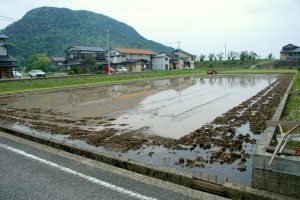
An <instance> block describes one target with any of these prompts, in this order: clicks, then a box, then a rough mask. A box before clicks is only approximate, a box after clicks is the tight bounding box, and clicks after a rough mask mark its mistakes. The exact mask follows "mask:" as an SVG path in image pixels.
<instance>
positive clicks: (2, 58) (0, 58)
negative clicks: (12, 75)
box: [0, 56, 16, 62]
mask: <svg viewBox="0 0 300 200" xmlns="http://www.w3.org/2000/svg"><path fill="white" fill-rule="evenodd" d="M0 62H16V60H15V59H13V58H12V57H10V56H0Z"/></svg>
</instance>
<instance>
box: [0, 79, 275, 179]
mask: <svg viewBox="0 0 300 200" xmlns="http://www.w3.org/2000/svg"><path fill="white" fill-rule="evenodd" d="M276 79H277V76H275V75H218V76H215V77H207V76H191V77H186V78H172V79H160V80H153V81H140V82H138V83H131V84H130V83H124V84H119V85H114V86H108V87H106V88H103V87H99V88H98V87H93V88H87V89H81V90H70V91H63V92H51V93H43V94H39V93H36V94H30V95H27V96H23V97H18V98H7V99H2V100H1V103H3V104H7V106H8V107H13V108H16V109H24V108H26V109H37V108H39V109H40V112H41V113H44V115H45V116H46V114H47V112H48V113H50V112H54V113H57V115H59V117H61V118H63V117H66V118H74V119H75V120H76V119H79V120H80V119H82V118H95V117H103V116H104V117H106V118H107V119H111V118H113V119H115V120H113V124H111V126H110V127H114V128H116V129H118V130H120V131H119V132H120V133H121V132H122V131H124V132H125V131H128V130H136V129H141V128H142V129H143V130H144V132H146V133H148V134H156V135H160V136H163V137H171V138H180V137H181V136H184V135H187V134H188V133H190V132H192V131H194V130H196V129H198V128H200V127H201V126H202V125H204V124H206V123H209V122H211V121H213V120H214V119H215V118H216V117H218V116H220V115H221V114H222V113H225V112H226V111H228V110H229V109H230V108H232V107H234V106H237V105H238V104H240V103H241V102H243V101H245V100H247V99H249V98H250V97H252V96H254V95H256V94H257V93H258V92H259V91H261V90H262V89H264V88H265V87H267V86H269V85H270V84H271V83H273V82H274V81H275V80H276ZM70 125H71V124H70ZM67 126H68V125H67ZM85 126H86V128H87V129H88V128H93V129H94V130H97V129H103V128H105V127H103V126H99V125H97V124H93V123H92V122H91V123H89V124H87V125H85ZM13 127H14V128H18V129H21V130H25V131H28V132H34V133H35V134H41V135H43V136H46V137H49V138H54V139H57V140H68V139H67V136H62V135H53V134H47V133H45V132H38V131H34V130H30V129H29V128H28V127H26V126H23V125H21V126H20V125H18V124H14V125H13ZM237 128H238V132H240V133H242V134H247V133H250V129H249V124H245V125H242V126H241V127H237ZM259 137H260V136H258V135H257V136H256V135H251V139H252V138H255V139H256V140H259ZM68 142H70V143H73V144H76V145H79V146H84V147H88V148H91V149H94V150H99V151H104V152H107V153H110V154H114V155H119V156H122V157H127V158H131V159H134V160H139V161H142V162H144V163H149V164H153V165H158V166H163V167H167V168H172V169H176V170H180V171H184V172H188V173H191V172H192V171H194V170H195V169H194V168H189V167H182V166H178V165H175V163H176V162H177V161H178V159H179V158H181V157H185V158H187V157H190V158H195V157H196V156H202V157H204V158H209V157H210V152H206V151H203V149H201V148H199V146H197V147H196V148H195V150H194V151H189V150H169V149H166V148H164V147H162V146H150V147H147V146H146V145H145V146H144V147H143V148H141V149H139V150H137V151H133V150H129V151H128V152H125V153H119V152H110V151H107V150H105V149H104V148H102V147H95V146H91V145H87V144H86V143H85V141H80V140H68ZM212 148H213V147H212ZM243 149H245V151H246V152H247V153H251V152H252V151H253V150H254V149H255V145H251V144H249V143H248V144H246V143H245V144H244V145H243ZM251 154H252V153H251ZM152 155H153V156H152ZM237 165H238V163H237V162H235V163H232V164H231V165H227V164H226V165H225V164H224V165H221V164H220V163H213V164H205V167H204V168H203V169H202V170H203V171H204V172H209V173H212V174H217V175H219V176H223V177H224V176H230V181H231V182H234V183H239V184H243V185H250V180H251V171H252V170H251V166H252V158H250V159H248V160H247V163H246V164H245V165H246V167H247V171H246V172H239V171H238V170H237ZM198 171H199V170H198Z"/></svg>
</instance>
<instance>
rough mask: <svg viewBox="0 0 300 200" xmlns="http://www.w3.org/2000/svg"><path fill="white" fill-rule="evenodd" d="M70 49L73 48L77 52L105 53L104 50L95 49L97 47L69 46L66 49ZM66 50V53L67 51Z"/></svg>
mask: <svg viewBox="0 0 300 200" xmlns="http://www.w3.org/2000/svg"><path fill="white" fill-rule="evenodd" d="M71 48H75V49H77V50H78V51H101V52H105V51H106V50H104V49H103V48H101V47H97V46H77V45H76V46H69V47H68V49H71ZM68 49H67V50H66V51H68Z"/></svg>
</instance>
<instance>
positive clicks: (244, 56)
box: [240, 51, 249, 60]
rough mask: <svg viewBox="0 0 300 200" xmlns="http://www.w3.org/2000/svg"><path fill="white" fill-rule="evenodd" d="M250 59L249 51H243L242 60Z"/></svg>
mask: <svg viewBox="0 0 300 200" xmlns="http://www.w3.org/2000/svg"><path fill="white" fill-rule="evenodd" d="M248 57H249V54H248V51H241V53H240V60H246V59H248Z"/></svg>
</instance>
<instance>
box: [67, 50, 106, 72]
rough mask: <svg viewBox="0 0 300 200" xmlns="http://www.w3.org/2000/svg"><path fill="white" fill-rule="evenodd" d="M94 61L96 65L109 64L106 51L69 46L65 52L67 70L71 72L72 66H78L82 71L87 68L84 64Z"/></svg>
mask: <svg viewBox="0 0 300 200" xmlns="http://www.w3.org/2000/svg"><path fill="white" fill-rule="evenodd" d="M90 58H92V59H94V60H95V62H96V64H99V66H100V65H102V64H107V61H106V59H105V58H106V51H105V50H104V49H103V48H101V47H96V46H69V47H68V48H67V50H66V51H65V59H66V61H65V66H66V70H70V69H71V67H72V66H77V67H79V68H80V69H81V70H83V69H84V68H85V65H84V62H85V60H87V59H90Z"/></svg>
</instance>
